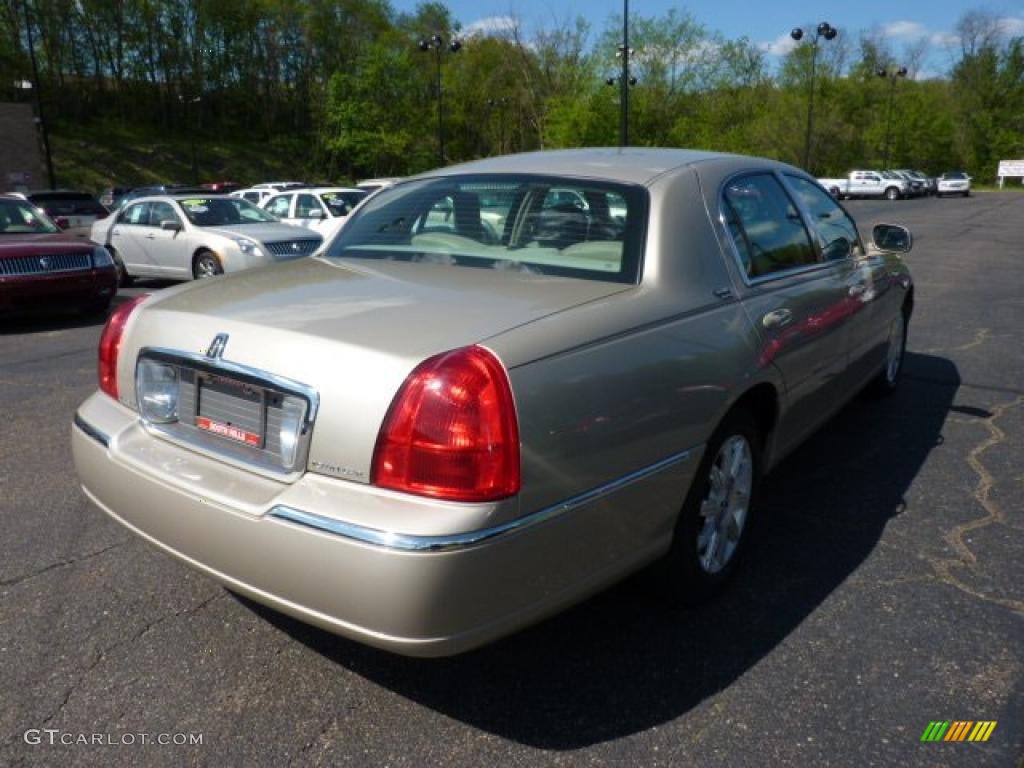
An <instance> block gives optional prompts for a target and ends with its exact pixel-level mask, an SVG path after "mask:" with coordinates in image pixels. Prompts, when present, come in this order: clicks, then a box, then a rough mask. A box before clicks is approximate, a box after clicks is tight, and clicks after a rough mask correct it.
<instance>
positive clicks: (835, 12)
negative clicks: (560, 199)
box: [393, 0, 1024, 76]
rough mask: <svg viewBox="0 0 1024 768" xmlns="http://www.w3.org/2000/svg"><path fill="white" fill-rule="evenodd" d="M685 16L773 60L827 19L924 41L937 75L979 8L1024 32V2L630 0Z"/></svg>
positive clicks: (648, 9)
mask: <svg viewBox="0 0 1024 768" xmlns="http://www.w3.org/2000/svg"><path fill="white" fill-rule="evenodd" d="M393 2H394V5H395V7H396V8H398V9H399V10H403V11H409V10H412V9H413V8H414V7H415V5H416V2H415V0H393ZM447 5H448V7H449V8H450V9H451V10H452V12H453V14H454V15H455V18H457V19H458V20H459V21H460V22H462V25H463V26H464V27H466V28H469V29H471V30H472V29H479V28H496V27H497V28H500V26H501V25H502V24H507V23H508V19H510V18H516V19H518V20H519V21H520V23H521V25H522V27H523V28H524V29H525V30H526V32H527V34H529V32H530V30H532V29H536V28H538V27H541V28H544V27H548V28H550V27H553V26H555V25H557V24H558V23H559V22H563V21H565V20H566V19H571V18H574V17H576V16H583V17H585V18H587V19H588V20H589V21H590V22H591V25H592V28H593V29H594V30H595V31H596V30H600V29H602V28H603V27H604V26H605V23H606V22H607V20H608V19H609V17H611V16H613V15H615V14H620V13H621V12H622V0H447ZM673 7H674V8H676V9H678V10H681V11H686V12H688V13H690V14H691V15H692V16H694V17H695V18H696V19H697V20H698V21H699V22H701V23H702V24H704V25H705V26H706V27H707V28H708V29H709V30H716V31H718V32H720V33H722V34H723V35H725V36H726V37H727V38H738V37H742V36H744V35H745V36H747V37H748V38H750V39H751V40H753V41H754V42H756V43H758V44H760V45H761V46H762V47H763V48H764V49H765V50H767V51H769V52H770V53H771V54H773V55H777V54H779V53H782V52H784V51H785V47H786V45H788V44H789V35H788V33H789V30H790V29H791V28H792V27H794V26H806V25H808V24H815V25H816V24H817V23H818V22H819V21H828V22H829V23H830V24H832V26H834V27H838V28H839V30H840V33H841V34H842V33H847V34H848V35H849V36H850V40H851V42H855V41H856V39H857V36H858V34H859V32H860V31H861V30H867V31H870V30H875V31H877V32H880V33H882V34H884V36H885V37H886V38H887V39H888V40H889V43H890V45H891V48H892V51H893V53H894V54H895V55H896V56H897V58H898V57H899V56H900V54H901V53H902V52H903V51H904V50H906V48H907V46H909V45H913V44H916V43H918V42H919V41H921V40H925V41H927V45H926V46H925V50H926V57H925V61H924V62H923V64H922V71H921V75H920V76H935V75H938V74H941V73H942V72H943V71H944V70H946V69H948V67H949V62H950V53H949V50H950V46H955V43H956V40H955V38H953V29H954V26H955V25H956V22H957V20H958V19H959V18H960V16H961V15H962V14H963V13H964V12H965V11H966V10H969V9H983V10H985V11H988V12H990V13H992V14H994V15H996V16H998V17H1000V18H1001V19H1003V26H1004V30H1005V31H1006V32H1007V33H1008V34H1011V35H1024V0H1004V1H1003V2H1000V1H999V0H994V1H993V0H978V2H973V0H885V1H883V0H854V1H853V2H851V1H850V0H847V1H846V2H830V1H829V0H817V2H810V0H774V1H773V0H700V1H699V2H690V3H682V4H677V3H672V2H669V0H630V14H631V15H632V14H640V15H644V16H658V15H661V14H664V13H665V12H666V11H667V10H669V9H670V8H673Z"/></svg>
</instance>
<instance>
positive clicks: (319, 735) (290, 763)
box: [288, 717, 337, 768]
mask: <svg viewBox="0 0 1024 768" xmlns="http://www.w3.org/2000/svg"><path fill="white" fill-rule="evenodd" d="M336 721H337V718H336V717H332V718H330V719H329V720H325V721H324V723H323V725H321V726H320V728H319V729H318V730H317V734H316V736H314V737H313V738H312V739H310V740H309V741H308V742H306V743H305V744H304V745H303V746H302V749H300V750H299V751H298V752H296V753H295V755H294V756H293V757H292V758H291V759H290V760H289V761H288V768H291V766H293V765H295V764H296V761H297V760H302V761H303V762H305V759H304V758H305V757H306V755H307V753H308V752H309V751H310V750H311V749H312V748H313V745H314V744H316V743H317V742H318V741H320V740H321V739H322V738H323V737H324V735H325V734H326V733H327V731H329V730H330V729H331V728H332V727H333V726H334V723H335V722H336Z"/></svg>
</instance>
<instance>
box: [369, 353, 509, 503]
mask: <svg viewBox="0 0 1024 768" xmlns="http://www.w3.org/2000/svg"><path fill="white" fill-rule="evenodd" d="M371 481H372V482H373V483H374V485H378V486H380V487H382V488H390V489H392V490H396V491H404V492H406V493H415V494H419V495H422V496H432V497H434V498H438V499H446V500H449V501H492V500H495V499H501V498H505V497H506V496H512V495H513V494H515V493H518V492H519V482H520V479H519V428H518V424H517V421H516V408H515V402H514V401H513V400H512V390H511V389H510V388H509V383H508V375H507V374H506V373H505V369H504V367H502V365H501V363H500V362H499V361H498V358H496V357H495V356H494V354H493V353H491V352H490V351H488V350H486V349H484V348H483V347H476V346H473V347H463V348H462V349H456V350H453V351H452V352H445V353H443V354H440V355H437V356H436V357H432V358H430V359H429V360H426V361H424V362H423V363H421V364H420V365H419V366H417V367H416V369H415V370H414V371H413V372H412V373H411V374H409V378H407V379H406V380H405V383H404V384H402V388H401V389H400V390H399V391H398V394H397V395H396V396H395V399H394V401H393V402H392V403H391V408H390V409H389V410H388V414H387V416H386V417H385V418H384V426H382V427H381V430H380V435H378V437H377V446H376V448H375V449H374V452H373V469H372V471H371Z"/></svg>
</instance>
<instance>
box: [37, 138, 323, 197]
mask: <svg viewBox="0 0 1024 768" xmlns="http://www.w3.org/2000/svg"><path fill="white" fill-rule="evenodd" d="M50 144H51V147H52V152H53V164H54V172H55V174H56V176H57V184H58V186H60V187H70V188H75V189H81V190H84V191H89V192H94V193H96V192H99V191H100V190H101V189H103V188H104V187H108V186H126V187H135V186H142V185H144V184H159V183H182V184H191V183H193V181H194V180H193V178H192V148H191V143H190V141H189V138H188V136H169V135H166V134H160V133H156V132H153V131H149V130H145V129H140V128H138V127H136V126H131V125H126V124H123V123H112V122H109V123H102V124H94V125H87V126H81V125H62V124H58V125H56V126H54V127H53V129H52V131H51V137H50ZM196 156H197V160H198V166H199V181H200V182H204V181H219V180H230V181H237V182H239V183H243V184H250V183H257V182H260V181H271V180H275V179H293V178H294V179H304V178H306V177H310V178H313V177H316V178H317V179H320V178H321V177H322V175H323V174H321V173H317V172H316V169H314V168H310V167H309V166H310V165H311V158H310V152H309V150H308V148H306V146H305V142H303V141H301V140H296V139H288V140H274V141H272V142H265V141H252V140H246V139H245V138H240V139H233V140H230V141H228V140H224V139H219V138H215V137H205V136H201V137H199V138H198V140H197V141H196Z"/></svg>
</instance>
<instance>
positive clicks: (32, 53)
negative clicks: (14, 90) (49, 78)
mask: <svg viewBox="0 0 1024 768" xmlns="http://www.w3.org/2000/svg"><path fill="white" fill-rule="evenodd" d="M21 8H22V10H23V11H24V13H25V36H26V38H27V39H28V58H29V60H30V61H31V62H32V86H33V89H32V90H33V93H34V94H35V97H36V119H37V120H38V121H39V131H40V133H41V134H42V136H43V153H44V154H45V155H46V175H47V176H48V177H49V182H50V189H56V188H57V177H56V176H55V175H54V173H53V157H52V155H51V154H50V132H49V129H47V127H46V116H45V115H44V114H43V88H42V84H41V83H40V82H39V66H38V65H37V64H36V45H35V41H33V39H32V20H31V19H30V18H29V15H28V0H22V3H21Z"/></svg>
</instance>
